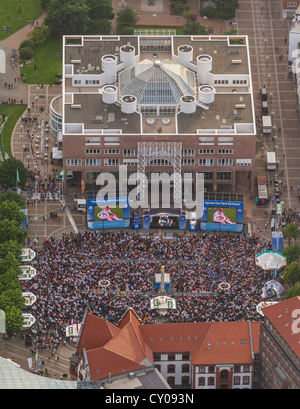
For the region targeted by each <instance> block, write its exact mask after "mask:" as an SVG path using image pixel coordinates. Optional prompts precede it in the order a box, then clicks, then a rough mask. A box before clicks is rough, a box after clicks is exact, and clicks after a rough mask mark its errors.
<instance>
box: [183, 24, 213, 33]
mask: <svg viewBox="0 0 300 409" xmlns="http://www.w3.org/2000/svg"><path fill="white" fill-rule="evenodd" d="M184 34H185V35H197V34H199V35H205V34H208V31H207V29H206V27H203V26H201V24H200V23H199V22H198V21H195V22H193V23H189V24H187V25H186V26H185V27H184Z"/></svg>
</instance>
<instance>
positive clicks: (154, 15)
mask: <svg viewBox="0 0 300 409" xmlns="http://www.w3.org/2000/svg"><path fill="white" fill-rule="evenodd" d="M152 16H153V19H154V25H156V24H155V17H156V16H157V14H156V13H154V14H152Z"/></svg>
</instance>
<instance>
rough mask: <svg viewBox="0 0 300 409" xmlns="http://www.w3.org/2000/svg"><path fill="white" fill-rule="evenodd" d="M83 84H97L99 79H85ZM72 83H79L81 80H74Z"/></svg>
mask: <svg viewBox="0 0 300 409" xmlns="http://www.w3.org/2000/svg"><path fill="white" fill-rule="evenodd" d="M84 84H85V85H99V84H100V81H99V80H85V81H84ZM74 85H81V80H74Z"/></svg>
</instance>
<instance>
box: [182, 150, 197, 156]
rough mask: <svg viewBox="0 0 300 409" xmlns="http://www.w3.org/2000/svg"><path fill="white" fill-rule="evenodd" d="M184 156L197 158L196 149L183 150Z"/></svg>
mask: <svg viewBox="0 0 300 409" xmlns="http://www.w3.org/2000/svg"><path fill="white" fill-rule="evenodd" d="M182 156H195V149H183V150H182Z"/></svg>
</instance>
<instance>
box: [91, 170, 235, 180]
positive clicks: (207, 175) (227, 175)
mask: <svg viewBox="0 0 300 409" xmlns="http://www.w3.org/2000/svg"><path fill="white" fill-rule="evenodd" d="M133 173H136V172H133ZM203 173H204V180H213V172H203ZM131 174H132V173H131V172H128V177H129V176H130V175H131ZM98 175H99V171H98V172H85V178H86V179H88V180H94V179H97V176H98ZM146 176H147V178H148V179H149V180H150V179H151V174H150V172H146ZM116 177H117V176H116ZM231 179H232V172H217V180H231Z"/></svg>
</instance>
